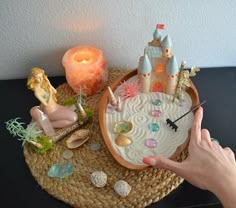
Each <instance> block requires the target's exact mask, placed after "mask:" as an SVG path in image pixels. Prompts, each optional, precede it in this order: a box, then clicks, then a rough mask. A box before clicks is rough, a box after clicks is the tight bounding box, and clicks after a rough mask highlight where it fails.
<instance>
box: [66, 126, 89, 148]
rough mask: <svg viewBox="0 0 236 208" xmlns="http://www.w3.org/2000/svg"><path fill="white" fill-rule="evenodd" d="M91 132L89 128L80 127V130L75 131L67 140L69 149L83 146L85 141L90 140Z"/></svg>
mask: <svg viewBox="0 0 236 208" xmlns="http://www.w3.org/2000/svg"><path fill="white" fill-rule="evenodd" d="M89 133H90V131H89V130H88V129H79V130H77V131H75V132H74V133H73V134H71V136H70V137H69V138H68V139H67V140H66V146H67V147H68V148H69V149H74V148H77V147H79V146H81V145H82V144H84V143H85V142H87V141H88V139H89Z"/></svg>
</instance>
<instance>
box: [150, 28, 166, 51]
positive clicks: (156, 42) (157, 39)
mask: <svg viewBox="0 0 236 208" xmlns="http://www.w3.org/2000/svg"><path fill="white" fill-rule="evenodd" d="M164 27H165V25H164V24H157V26H156V29H155V31H154V33H153V40H152V41H151V42H149V43H148V45H149V46H154V47H161V32H160V30H163V29H164Z"/></svg>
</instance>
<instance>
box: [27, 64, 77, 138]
mask: <svg viewBox="0 0 236 208" xmlns="http://www.w3.org/2000/svg"><path fill="white" fill-rule="evenodd" d="M27 86H28V88H29V89H31V90H33V91H34V95H35V97H36V98H37V99H38V100H39V101H40V103H41V105H40V106H34V107H32V108H31V110H30V115H31V117H32V121H34V122H37V124H38V126H39V127H40V128H42V129H43V130H44V132H45V134H46V135H48V136H51V135H53V134H54V128H65V127H68V126H71V125H73V124H74V123H76V122H77V120H78V116H77V113H76V112H74V111H72V110H71V109H69V108H67V107H65V106H62V105H59V104H58V103H57V98H56V93H57V91H56V89H55V88H54V87H53V86H52V85H51V83H50V81H49V80H48V78H47V76H46V75H45V72H44V70H42V69H40V68H37V67H35V68H33V69H32V70H31V73H30V75H29V77H28V81H27Z"/></svg>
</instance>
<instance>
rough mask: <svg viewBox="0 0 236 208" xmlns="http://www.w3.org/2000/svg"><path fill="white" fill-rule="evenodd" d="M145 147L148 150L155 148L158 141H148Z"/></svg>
mask: <svg viewBox="0 0 236 208" xmlns="http://www.w3.org/2000/svg"><path fill="white" fill-rule="evenodd" d="M144 145H145V146H146V147H148V148H155V147H156V146H157V141H156V140H155V139H153V138H151V139H146V140H145V142H144Z"/></svg>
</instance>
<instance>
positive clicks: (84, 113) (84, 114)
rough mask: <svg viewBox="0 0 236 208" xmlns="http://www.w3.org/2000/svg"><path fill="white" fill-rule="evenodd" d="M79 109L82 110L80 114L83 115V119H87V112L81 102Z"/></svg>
mask: <svg viewBox="0 0 236 208" xmlns="http://www.w3.org/2000/svg"><path fill="white" fill-rule="evenodd" d="M79 111H80V114H81V116H82V118H83V119H86V118H87V114H86V112H85V110H84V108H83V107H82V105H81V104H80V103H79Z"/></svg>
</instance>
